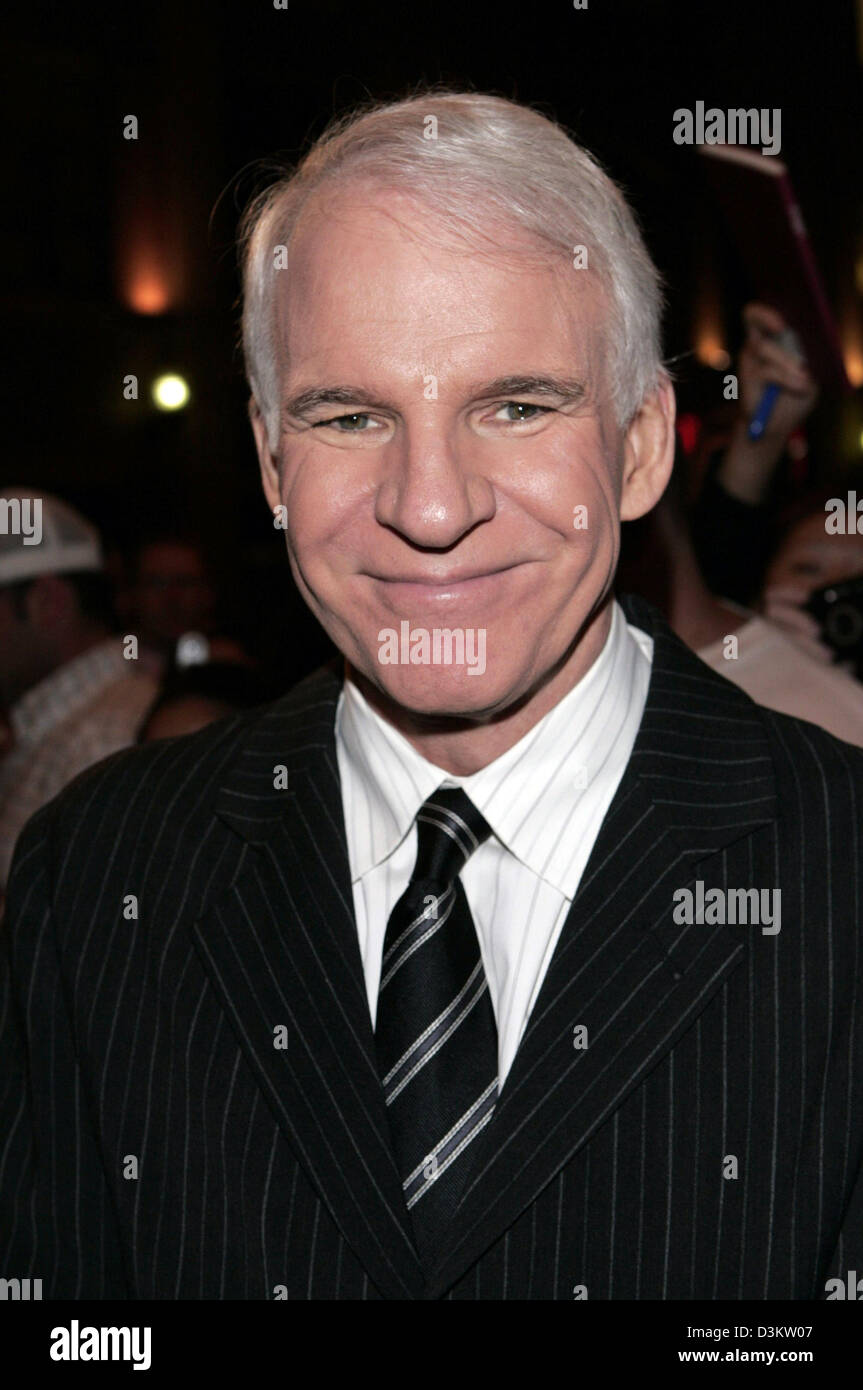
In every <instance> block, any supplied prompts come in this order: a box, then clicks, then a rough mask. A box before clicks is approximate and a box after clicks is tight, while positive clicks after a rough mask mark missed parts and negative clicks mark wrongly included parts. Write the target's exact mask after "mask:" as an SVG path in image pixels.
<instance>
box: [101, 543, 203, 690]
mask: <svg viewBox="0 0 863 1390" xmlns="http://www.w3.org/2000/svg"><path fill="white" fill-rule="evenodd" d="M215 605H216V595H215V589H214V587H213V584H212V581H211V579H210V575H209V571H208V567H207V563H206V560H205V558H204V555H203V552H202V550H201V548H200V546H199V545H198V543H197V542H196V541H194V540H192V539H190V538H188V537H183V536H180V535H176V536H173V535H167V534H166V535H164V536H149V537H146V538H145V539H143V540H141V541H140V542H139V543H138V545H137V546H136V547H135V550H134V552H133V554H132V560H131V575H130V582H129V584H128V586H127V587H126V589H125V590H124V591H122V592H121V593H120V595H119V596H118V607H119V609H120V612H121V613H122V615H123V620H124V622H127V623H128V624H129V630H130V631H132V632H135V633H136V634H137V636H138V640H139V642H140V650H141V655H142V660H143V661H144V662H145V664H146V666H147V669H149V670H151V671H153V672H154V673H158V674H161V672H162V671H163V670H164V669H165V667H166V665H167V664H168V663H170V661H171V660H172V658H173V655H174V651H175V648H176V645H177V642H178V641H179V639H180V638H181V637H182V636H183V635H184V634H185V633H187V632H199V633H202V634H203V635H204V636H209V635H210V634H211V633H212V630H213V620H214V611H215Z"/></svg>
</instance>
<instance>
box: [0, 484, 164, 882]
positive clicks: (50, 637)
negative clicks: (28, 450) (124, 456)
mask: <svg viewBox="0 0 863 1390" xmlns="http://www.w3.org/2000/svg"><path fill="white" fill-rule="evenodd" d="M106 593H107V580H106V577H105V575H104V571H103V557H102V548H101V545H100V542H99V536H98V534H97V532H96V530H95V528H94V527H93V526H91V524H90V523H89V522H88V521H87V520H86V519H85V518H84V517H83V516H81V515H80V513H79V512H76V511H75V510H74V509H73V508H72V507H70V506H69V505H68V504H67V503H65V502H61V501H60V500H59V498H56V497H51V496H49V495H48V494H46V493H42V494H39V495H37V494H36V493H35V492H34V490H33V489H32V488H25V487H12V488H6V489H4V490H3V491H2V492H0V706H5V709H6V718H7V720H8V732H9V738H8V740H7V741H6V742H5V743H4V745H3V746H4V748H5V749H6V752H5V756H0V895H2V890H3V887H4V885H5V882H6V877H7V874H8V872H9V864H10V861H11V858H12V851H13V849H14V847H15V841H16V840H17V838H18V834H19V832H20V831H21V829H22V828H23V826H24V824H25V823H26V821H28V820H29V818H30V816H31V815H33V814H34V812H35V811H37V810H38V809H39V807H40V806H43V805H44V804H45V803H46V802H47V801H50V800H51V798H52V797H53V796H55V795H56V794H57V792H58V791H60V790H61V788H62V787H64V786H65V785H66V783H67V782H70V781H71V780H72V778H73V777H76V776H77V775H78V773H79V772H82V771H83V770H84V768H86V767H89V766H90V764H91V763H95V762H98V761H99V759H100V758H104V757H107V756H108V754H109V753H113V752H116V750H117V749H119V748H125V747H126V746H127V745H128V744H130V743H133V742H134V739H135V734H136V731H137V729H138V726H139V724H140V722H141V719H142V717H143V715H144V713H145V712H146V710H147V708H148V707H149V705H150V704H151V702H152V700H153V699H154V697H155V694H156V685H155V683H154V681H153V680H152V679H151V678H150V677H149V676H145V675H143V674H140V673H139V672H138V670H137V669H136V664H135V662H134V661H130V660H126V659H125V658H124V653H123V642H122V640H121V639H120V638H119V637H114V636H111V635H110V621H109V612H108V606H107V602H106Z"/></svg>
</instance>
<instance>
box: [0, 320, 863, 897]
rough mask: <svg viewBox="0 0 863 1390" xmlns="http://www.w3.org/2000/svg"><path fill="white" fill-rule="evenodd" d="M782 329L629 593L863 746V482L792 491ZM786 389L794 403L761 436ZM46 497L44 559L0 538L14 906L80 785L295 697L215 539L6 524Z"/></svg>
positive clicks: (57, 508)
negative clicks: (234, 623)
mask: <svg viewBox="0 0 863 1390" xmlns="http://www.w3.org/2000/svg"><path fill="white" fill-rule="evenodd" d="M784 328H785V325H784V323H783V321H782V319H781V318H780V317H779V315H778V314H776V313H775V312H774V311H773V310H771V309H769V308H768V307H767V306H764V305H759V304H752V305H749V306H747V309H746V311H745V342H744V345H743V348H742V351H741V353H740V356H739V360H738V362H737V363H736V364H735V367H734V371H735V376H736V380H737V387H738V390H737V401H736V405H735V407H734V413H733V418H732V419H731V420H730V422H728V423H727V425H726V427H725V428H724V429H723V430H722V431H721V432H720V433H719V434H716V433H714V434H711V432H710V431H709V430H708V429H704V430H702V431H701V438H700V440H699V441H696V442H695V444H694V443H693V440H692V439H691V438H690V439H688V440H684V438H683V437H682V432H681V437H680V438H679V440H678V458H677V462H676V464H675V471H674V476H673V478H672V482H671V485H670V486H669V488H668V490H667V492H666V495H665V497H664V498H663V500H662V502H661V503H660V505H659V506H658V507H657V508H656V509H655V510H654V511H653V512H652V513H651V514H650V515H649V516H648V517H646V518H644V519H643V520H642V521H640V522H635V523H630V524H628V525H627V526H626V527H625V528H624V538H623V548H622V556H621V566H620V570H619V574H618V588H619V589H620V590H621V591H622V592H636V593H640V594H642V595H643V596H644V597H646V598H648V599H649V600H651V601H652V602H653V603H655V604H656V606H657V607H658V608H659V609H660V610H661V611H662V612H663V613H664V614H665V616H666V617H667V619H668V621H669V622H670V624H671V626H672V627H673V628H674V630H675V631H676V633H677V634H678V636H679V637H680V638H682V640H683V641H684V642H686V643H687V644H688V645H689V646H690V647H692V648H693V649H694V650H695V651H696V652H697V653H698V655H699V656H700V657H701V658H702V660H704V661H705V662H706V663H707V664H708V665H710V666H711V667H713V668H714V669H715V670H717V671H719V672H720V673H721V674H722V675H724V676H726V677H727V678H728V679H729V680H731V681H733V682H735V683H736V684H737V685H739V686H741V687H742V688H743V689H745V690H746V691H747V692H748V693H749V694H750V695H751V696H752V697H753V699H755V700H757V701H758V702H759V703H761V704H764V705H767V706H769V707H771V708H773V709H776V710H779V711H781V712H783V713H788V714H793V715H796V716H798V717H800V718H804V719H808V720H810V721H812V722H814V723H817V724H820V725H822V726H823V727H824V728H826V729H828V730H829V731H830V732H831V733H833V734H835V735H837V736H838V737H839V738H842V739H845V740H846V741H848V742H850V743H854V744H858V745H860V746H863V684H861V681H863V527H861V532H860V533H858V531H857V528H856V524H855V522H856V507H855V508H854V514H853V515H852V514H850V509H849V507H848V506H846V499H849V497H850V498H851V499H854V498H856V495H857V494H859V496H860V497H861V508H862V509H863V479H861V481H860V484H859V486H858V487H857V489H856V493H855V480H854V478H853V477H852V476H850V475H849V474H848V473H847V471H846V472H845V473H844V474H843V475H842V476H841V478H840V477H838V476H836V477H834V476H832V474H831V470H830V469H829V468H825V467H824V466H823V465H822V466H819V468H818V470H817V475H818V478H819V483H818V486H817V487H810V486H803V487H800V486H796V487H794V488H789V486H788V485H787V483H788V478H789V476H790V475H789V473H788V469H787V460H788V450H789V443H790V442H791V441H793V439H794V438H795V437H798V436H799V433H800V431H801V429H802V428H803V427H804V425H805V421H806V419H807V417H808V416H809V414H810V412H811V411H812V409H813V407H814V406H815V404H816V401H817V399H818V389H817V385H816V383H815V381H814V380H813V379H812V377H811V376H810V375H809V373H808V371H807V369H806V366H805V363H803V362H802V361H801V359H800V358H799V357H798V356H797V355H796V354H794V353H793V352H790V351H788V350H787V349H785V348H783V347H782V346H780V341H779V340H780V337H781V335H782V332H783V329H784ZM768 383H772V384H773V385H774V386H777V387H778V388H779V393H778V397H777V400H776V404H775V407H774V409H773V411H772V414H771V415H770V417H769V420H768V422H767V424H766V427H765V428H764V430H763V432H762V433H761V435H760V437H758V438H757V439H753V438H752V437H751V429H750V425H751V421H752V418H753V416H754V414H755V412H756V411H757V409H758V403H759V400H760V399H761V397H762V395H763V392H764V389H765V387H766V386H767V384H768ZM28 498H29V499H31V502H32V501H34V500H35V499H37V498H38V499H39V500H40V503H41V523H40V528H41V534H40V538H39V542H38V544H36V543H32V537H31V543H30V544H28V543H27V542H26V538H25V537H23V536H22V535H21V534H14V533H13V532H14V528H13V527H10V526H7V528H6V531H5V532H4V533H0V894H2V889H3V885H4V883H5V880H6V876H7V874H8V869H9V864H10V861H11V857H12V850H13V847H14V844H15V841H16V839H17V837H18V834H19V833H20V831H21V829H22V828H23V826H24V824H25V822H26V821H27V820H28V819H29V817H30V816H31V815H32V814H33V813H34V812H35V811H36V810H38V809H39V807H40V806H42V805H44V804H45V803H46V802H47V801H49V800H50V799H51V798H52V797H53V796H54V795H55V794H56V793H57V792H58V791H59V790H60V789H61V788H62V787H63V786H64V785H65V784H66V783H67V782H69V781H70V780H71V779H72V778H73V777H75V776H76V775H77V774H78V773H79V772H81V771H83V770H84V769H85V768H86V767H87V766H89V765H90V764H92V763H94V762H96V761H98V760H99V759H101V758H104V757H106V756H108V755H109V754H111V753H113V752H116V751H117V750H119V749H121V748H124V747H127V746H128V745H130V744H132V743H135V742H138V741H145V740H147V741H149V740H155V739H164V738H173V737H176V736H178V735H180V734H188V733H193V732H195V731H196V730H199V729H201V728H203V727H204V726H206V725H207V724H209V723H211V722H213V721H214V720H217V719H220V718H223V717H225V716H229V715H232V714H235V713H237V712H239V711H242V710H245V709H249V708H251V707H254V706H255V705H257V704H260V703H263V702H264V701H266V700H267V699H269V698H271V697H272V696H273V695H274V694H275V693H276V690H277V685H278V682H277V679H275V674H276V673H275V672H273V671H270V670H267V669H266V667H265V665H264V664H262V663H261V661H260V660H259V659H255V658H254V657H253V656H252V655H251V654H250V653H249V651H247V650H246V648H245V647H244V645H243V643H242V642H241V641H238V640H237V639H236V638H235V637H233V636H226V635H225V633H224V632H222V631H220V625H219V611H220V603H219V599H220V595H219V591H218V584H217V582H216V580H215V579H214V577H213V574H212V572H211V570H210V567H209V565H208V562H207V559H206V554H205V548H204V546H203V544H202V542H201V540H200V539H199V538H196V537H194V536H190V535H179V534H168V533H163V534H158V535H156V534H153V535H149V536H145V537H142V538H140V539H139V540H138V541H137V542H136V543H135V545H134V546H133V547H131V548H130V549H129V551H128V553H125V554H122V555H120V554H115V555H109V556H108V557H107V558H106V556H105V553H104V551H103V547H102V543H101V540H100V537H99V534H98V532H97V530H96V528H95V527H94V526H93V525H92V524H91V522H90V521H89V520H88V519H87V518H86V517H84V516H83V515H81V513H80V512H79V511H77V510H76V509H74V508H73V507H71V506H70V505H69V504H68V503H66V502H64V501H63V500H61V499H60V498H57V497H52V496H48V495H47V494H45V493H44V492H41V491H37V490H36V489H30V488H27V487H16V488H8V489H6V490H5V491H4V492H2V493H0V505H4V507H5V515H6V517H7V520H8V518H10V517H13V516H14V514H15V513H14V507H15V504H16V499H17V500H18V503H20V504H21V505H23V504H24V502H25V500H26V499H28ZM839 503H841V504H842V515H841V516H840V514H839V506H838V504H839ZM850 506H851V507H854V500H851V502H850ZM843 517H844V524H840V522H841V521H842V518H843ZM861 523H863V518H861ZM310 656H311V658H312V660H311V662H310V664H311V665H314V664H317V659H318V658H317V656H316V654H315V653H313V652H310ZM300 674H301V672H300Z"/></svg>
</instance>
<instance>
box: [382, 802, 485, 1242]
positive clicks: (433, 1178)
mask: <svg viewBox="0 0 863 1390" xmlns="http://www.w3.org/2000/svg"><path fill="white" fill-rule="evenodd" d="M490 834H491V828H490V827H489V826H488V825H487V824H486V822H485V821H484V820H483V818H482V816H481V815H480V813H479V811H477V809H476V807H475V806H474V805H473V803H472V802H471V800H470V798H469V797H468V796H467V795H466V794H465V793H464V792H463V791H462V790H461V789H460V788H459V787H452V788H441V789H440V790H439V791H437V792H435V793H434V795H433V796H431V797H429V799H428V801H426V802H424V804H423V805H422V806H421V807H420V809H419V811H418V813H417V858H416V864H415V866H414V871H413V874H412V875H411V880H410V883H409V884H408V886H407V888H406V890H405V892H404V893H403V894H402V896H401V898H399V901H398V902H397V903H396V905H395V907H394V908H393V910H392V913H391V915H390V919H389V922H388V923H387V931H386V937H385V939H384V950H383V960H382V962H381V982H380V989H379V993H378V1008H377V1019H376V1024H375V1043H376V1047H377V1056H378V1066H379V1068H380V1074H381V1078H382V1081H383V1087H384V1096H385V1099H386V1103H387V1113H388V1115H389V1119H390V1127H391V1130H392V1136H393V1144H394V1149H395V1155H396V1159H397V1161H398V1165H399V1169H400V1172H401V1175H402V1184H403V1187H404V1193H405V1200H406V1202H407V1205H408V1209H409V1210H410V1213H411V1219H412V1222H413V1228H414V1234H415V1237H416V1243H417V1248H418V1250H419V1254H420V1257H421V1259H422V1261H423V1262H424V1264H425V1265H426V1267H427V1268H428V1267H429V1266H430V1265H431V1263H432V1261H433V1259H434V1256H435V1253H436V1251H437V1249H438V1247H439V1243H440V1237H441V1236H442V1234H443V1232H444V1230H445V1228H446V1225H447V1223H448V1221H449V1219H450V1217H451V1216H452V1214H453V1212H454V1210H455V1207H456V1203H457V1202H458V1198H459V1195H460V1193H461V1190H462V1187H463V1185H464V1178H465V1173H466V1171H467V1169H468V1167H469V1166H470V1161H471V1157H472V1154H471V1144H472V1142H473V1140H474V1139H475V1138H476V1136H477V1135H478V1134H479V1132H480V1130H482V1129H483V1127H484V1126H485V1125H486V1124H488V1122H489V1120H490V1119H491V1116H492V1111H493V1110H494V1106H495V1101H496V1100H497V1027H496V1024H495V1018H494V1011H493V1009H492V1004H491V997H490V995H489V990H488V981H487V979H486V976H485V971H484V969H483V964H482V957H481V955H480V950H479V942H478V940H477V935H476V928H475V927H474V923H473V918H472V917H471V915H470V908H469V907H468V903H467V898H466V897H465V893H464V889H463V887H462V885H461V882H460V880H459V877H458V876H459V874H460V872H461V870H462V869H463V868H464V865H465V864H466V863H467V860H468V859H469V857H470V855H471V854H472V853H473V852H474V850H475V849H477V848H478V847H479V845H480V844H482V842H483V840H485V839H487V838H488V836H489V835H490Z"/></svg>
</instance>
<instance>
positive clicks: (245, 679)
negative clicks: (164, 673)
mask: <svg viewBox="0 0 863 1390" xmlns="http://www.w3.org/2000/svg"><path fill="white" fill-rule="evenodd" d="M271 696H272V691H271V690H269V688H268V686H267V682H266V681H265V680H264V679H263V678H262V677H261V676H260V675H259V674H258V673H257V672H256V671H254V670H251V669H250V668H249V667H247V666H241V665H239V664H238V663H237V662H229V661H206V662H204V663H203V664H202V665H200V666H189V667H187V668H186V669H185V670H179V671H175V672H172V673H171V674H170V675H169V676H168V677H167V678H166V680H165V682H164V684H163V686H162V689H161V691H160V693H159V695H158V697H157V698H156V701H155V703H154V704H153V705H152V706H151V708H150V709H149V710H148V711H147V714H146V715H145V717H144V722H143V724H142V725H141V730H140V732H139V734H138V742H139V743H150V742H152V740H153V739H157V738H177V737H178V736H179V735H180V734H194V733H197V732H198V730H199V729H203V728H205V727H206V726H207V725H208V724H212V723H214V722H215V720H217V719H224V717H225V716H226V715H229V714H235V713H237V712H238V711H239V710H245V709H253V708H254V706H255V705H260V704H263V703H264V701H265V700H267V699H268V698H270V697H271Z"/></svg>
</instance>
